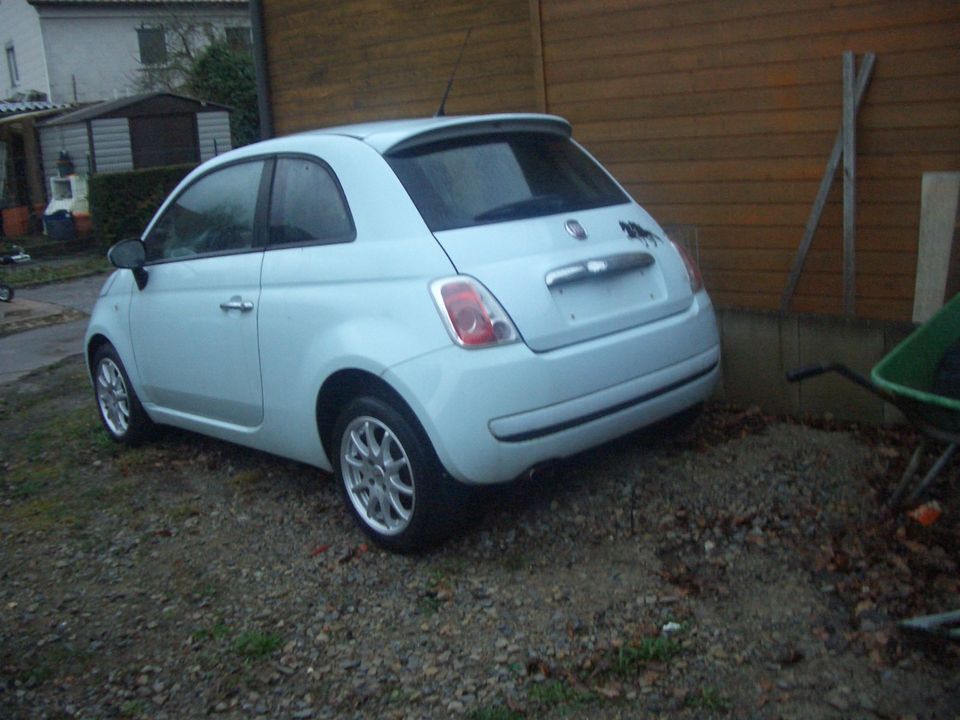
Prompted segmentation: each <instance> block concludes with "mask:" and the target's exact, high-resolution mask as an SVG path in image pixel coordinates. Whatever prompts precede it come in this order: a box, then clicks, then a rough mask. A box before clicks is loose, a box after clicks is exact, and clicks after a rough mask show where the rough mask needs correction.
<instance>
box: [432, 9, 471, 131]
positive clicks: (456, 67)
mask: <svg viewBox="0 0 960 720" xmlns="http://www.w3.org/2000/svg"><path fill="white" fill-rule="evenodd" d="M472 32H473V28H469V29H468V30H467V35H466V37H464V38H463V45H461V46H460V54H459V55H458V56H457V62H456V64H455V65H454V66H453V72H452V73H450V79H449V80H448V81H447V89H446V90H444V91H443V98H441V100H440V107H438V108H437V112H436V113H434V115H433V116H434V117H443V116H444V115H446V113H445V112H444V111H443V108H444V106H445V105H446V104H447V97H448V96H449V95H450V88H452V87H453V79H454V78H455V77H456V76H457V70H459V69H460V61H461V60H463V51H464V50H466V49H467V42H468V41H469V40H470V33H472Z"/></svg>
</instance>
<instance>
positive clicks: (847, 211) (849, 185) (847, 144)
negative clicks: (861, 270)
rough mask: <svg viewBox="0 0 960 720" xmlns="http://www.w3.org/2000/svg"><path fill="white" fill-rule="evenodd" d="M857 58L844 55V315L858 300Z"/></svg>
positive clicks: (852, 311)
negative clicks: (855, 76) (855, 73)
mask: <svg viewBox="0 0 960 720" xmlns="http://www.w3.org/2000/svg"><path fill="white" fill-rule="evenodd" d="M855 63H856V61H855V59H854V55H853V53H852V52H850V51H849V50H848V51H846V52H845V53H843V314H844V315H846V316H848V317H852V316H853V315H854V314H855V313H856V298H857V258H856V244H857V243H856V239H857V107H856V105H857V103H856V90H855V89H854V70H855V68H854V66H855Z"/></svg>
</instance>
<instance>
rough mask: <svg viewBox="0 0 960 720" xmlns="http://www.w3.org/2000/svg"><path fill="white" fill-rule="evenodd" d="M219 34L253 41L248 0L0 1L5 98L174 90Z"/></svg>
mask: <svg viewBox="0 0 960 720" xmlns="http://www.w3.org/2000/svg"><path fill="white" fill-rule="evenodd" d="M216 37H221V38H222V37H225V38H226V39H227V40H228V41H229V42H231V43H232V44H235V45H238V46H247V45H248V44H249V42H250V15H249V8H248V3H247V0H205V1H202V2H197V1H192V2H191V1H186V0H181V1H179V2H178V1H176V0H174V1H171V0H0V48H2V50H3V58H2V59H0V66H2V67H0V100H4V99H13V100H19V99H41V98H42V97H43V96H46V99H48V100H50V101H52V102H54V103H86V102H94V101H99V100H111V99H114V98H119V97H123V96H126V95H133V94H136V93H139V92H144V91H150V90H170V89H173V88H174V87H176V85H177V82H178V80H179V70H180V69H181V68H182V67H183V65H184V61H185V60H186V59H187V58H188V57H189V56H190V55H195V54H196V52H197V51H199V50H200V49H202V48H203V46H205V45H206V44H207V43H209V42H210V40H211V39H213V38H216Z"/></svg>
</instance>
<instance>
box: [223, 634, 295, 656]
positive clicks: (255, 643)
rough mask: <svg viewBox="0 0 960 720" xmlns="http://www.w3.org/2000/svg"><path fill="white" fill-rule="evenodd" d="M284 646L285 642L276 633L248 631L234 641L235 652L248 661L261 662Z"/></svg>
mask: <svg viewBox="0 0 960 720" xmlns="http://www.w3.org/2000/svg"><path fill="white" fill-rule="evenodd" d="M282 644H283V640H282V639H281V638H280V636H279V635H276V634H275V633H265V632H261V631H259V630H248V631H246V632H242V633H240V634H239V635H238V636H237V638H236V640H234V641H233V651H234V652H235V653H237V655H239V656H240V657H242V658H244V659H246V660H259V659H261V658H265V657H266V656H267V655H270V654H272V653H273V652H274V651H275V650H277V649H279V648H280V646H281V645H282Z"/></svg>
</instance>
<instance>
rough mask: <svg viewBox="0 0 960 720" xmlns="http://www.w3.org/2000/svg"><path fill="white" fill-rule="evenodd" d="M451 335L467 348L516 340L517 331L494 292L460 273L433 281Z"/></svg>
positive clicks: (439, 306)
mask: <svg viewBox="0 0 960 720" xmlns="http://www.w3.org/2000/svg"><path fill="white" fill-rule="evenodd" d="M430 292H431V293H432V294H433V299H434V302H436V303H437V308H438V309H439V310H440V317H441V318H443V321H444V325H445V326H446V328H447V332H449V333H450V337H452V338H453V340H454V342H456V343H457V344H458V345H462V346H463V347H466V348H481V347H488V346H490V345H502V344H505V343H512V342H515V341H516V340H517V331H516V328H514V327H513V323H512V322H511V321H510V318H509V317H507V314H506V313H505V312H504V311H503V308H502V307H500V303H498V302H497V301H496V300H495V299H494V297H493V295H491V294H490V293H489V292H488V291H487V289H486V288H484V287H483V286H482V285H481V284H480V283H478V282H477V281H476V280H474V279H473V278H469V277H464V276H458V277H453V278H444V279H442V280H436V281H435V282H433V283H432V284H431V285H430Z"/></svg>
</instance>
